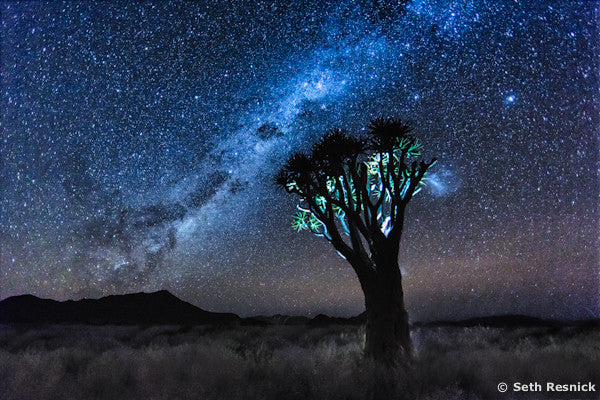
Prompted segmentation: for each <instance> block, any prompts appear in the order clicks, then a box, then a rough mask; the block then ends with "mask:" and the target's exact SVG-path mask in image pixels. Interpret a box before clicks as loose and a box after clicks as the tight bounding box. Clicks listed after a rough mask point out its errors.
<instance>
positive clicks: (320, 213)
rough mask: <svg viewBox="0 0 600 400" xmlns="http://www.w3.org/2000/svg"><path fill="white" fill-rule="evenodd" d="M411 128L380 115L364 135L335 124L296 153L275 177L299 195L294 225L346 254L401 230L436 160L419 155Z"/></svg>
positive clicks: (290, 191) (417, 145)
mask: <svg viewBox="0 0 600 400" xmlns="http://www.w3.org/2000/svg"><path fill="white" fill-rule="evenodd" d="M411 131H412V128H411V127H410V126H409V125H408V124H406V123H404V122H402V121H401V120H399V119H393V118H388V119H377V120H373V121H371V124H370V125H369V126H368V128H367V137H365V138H356V137H352V136H350V135H348V134H347V133H346V132H345V131H344V130H341V129H334V130H331V131H330V132H328V133H327V134H326V135H325V136H323V138H322V139H321V140H320V141H318V142H317V143H316V144H315V145H314V146H313V147H312V149H311V152H310V154H309V155H306V154H302V153H297V154H294V155H292V156H291V157H290V158H289V159H288V161H287V163H286V164H285V166H284V167H283V168H282V169H281V171H279V174H278V175H277V178H276V181H277V183H278V184H279V185H280V186H282V187H283V188H284V189H285V190H286V191H287V192H289V193H294V194H297V195H298V196H299V197H300V204H299V205H298V209H299V210H300V212H298V213H296V215H295V216H294V218H293V220H292V227H293V228H294V229H296V230H298V231H300V230H303V229H306V230H310V231H311V232H313V233H314V234H316V235H319V236H323V237H325V238H327V239H328V240H329V241H330V242H334V245H336V244H337V246H336V249H337V250H338V251H340V253H341V254H342V255H343V256H346V255H345V254H344V253H345V252H348V251H352V250H359V249H357V248H360V247H363V246H364V245H365V244H366V245H367V246H369V247H370V246H371V245H372V243H373V241H374V240H376V239H379V240H382V239H385V238H389V237H391V236H393V235H399V231H401V229H402V222H403V218H402V216H403V213H404V208H405V207H406V204H407V203H408V201H409V200H410V199H411V197H412V196H413V195H414V194H416V193H417V192H419V190H420V186H421V185H422V184H423V182H424V178H425V174H426V171H427V169H428V168H429V167H430V166H431V165H432V164H433V163H434V162H435V159H434V160H433V161H432V162H430V163H425V162H424V161H422V160H418V157H420V155H421V145H420V143H419V142H417V140H416V139H415V138H414V137H413V136H412V135H410V132H411ZM395 227H397V229H396V230H394V228H395ZM340 232H341V233H344V234H345V236H346V237H350V243H348V242H347V239H343V237H342V236H341V235H340ZM374 232H375V233H374ZM332 235H333V236H332ZM352 236H354V237H352ZM342 244H345V246H344V245H342ZM338 247H341V248H342V250H340V248H338Z"/></svg>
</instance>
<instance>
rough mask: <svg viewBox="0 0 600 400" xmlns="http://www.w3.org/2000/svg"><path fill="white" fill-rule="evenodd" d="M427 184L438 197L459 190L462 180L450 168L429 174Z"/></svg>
mask: <svg viewBox="0 0 600 400" xmlns="http://www.w3.org/2000/svg"><path fill="white" fill-rule="evenodd" d="M425 184H426V185H427V187H428V188H429V190H430V192H431V193H432V194H433V195H434V196H436V197H445V196H448V195H450V194H452V193H454V192H456V191H457V190H458V188H459V187H460V180H459V178H458V176H456V174H454V173H453V172H452V171H450V170H449V169H442V170H441V171H436V172H433V173H431V174H429V175H428V176H427V178H426V181H425Z"/></svg>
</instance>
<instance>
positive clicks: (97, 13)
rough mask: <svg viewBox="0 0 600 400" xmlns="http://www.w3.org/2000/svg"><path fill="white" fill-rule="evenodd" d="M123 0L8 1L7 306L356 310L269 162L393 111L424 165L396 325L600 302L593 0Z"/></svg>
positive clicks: (405, 249) (3, 266) (0, 154)
mask: <svg viewBox="0 0 600 400" xmlns="http://www.w3.org/2000/svg"><path fill="white" fill-rule="evenodd" d="M117 3H118V2H106V1H97V2H93V1H81V2H78V1H66V2H54V1H53V2H31V1H27V2H11V1H4V2H2V3H1V4H0V13H1V15H0V20H1V27H0V45H1V48H0V73H1V77H0V79H1V86H0V93H1V103H0V109H1V110H2V112H1V120H0V124H1V125H0V135H1V142H0V146H1V147H0V162H1V164H0V167H1V168H0V190H1V192H0V200H1V203H0V204H1V209H0V246H1V247H0V250H1V252H0V298H5V297H8V296H11V295H18V294H24V293H32V294H35V295H38V296H41V297H49V298H54V299H59V300H65V299H70V298H73V299H75V298H82V297H99V296H103V295H109V294H121V293H127V292H136V291H154V290H159V289H163V288H164V289H168V290H170V291H171V292H173V293H174V294H175V295H177V296H179V297H181V298H182V299H184V300H186V301H190V302H192V303H194V304H196V305H198V306H200V307H202V308H204V309H208V310H213V311H228V312H235V313H238V314H240V315H256V314H274V313H288V314H305V315H314V314H316V313H319V312H325V313H328V314H335V315H343V316H348V315H353V314H357V313H359V312H361V311H362V310H363V309H364V303H363V296H362V292H361V290H360V287H359V284H358V280H357V279H356V277H355V276H354V272H353V271H352V269H351V268H350V266H349V265H347V264H346V262H345V261H344V260H343V259H341V258H340V257H339V256H338V255H337V253H336V251H335V250H334V249H333V248H332V247H331V246H330V245H329V244H328V243H327V242H326V241H325V240H324V239H322V238H317V237H315V236H313V235H311V234H310V233H308V232H306V231H304V232H301V233H297V232H295V231H293V230H292V228H291V224H290V222H291V216H292V215H293V214H294V212H295V211H296V209H295V206H296V204H297V199H296V198H294V196H292V195H289V194H287V193H285V192H283V191H281V190H277V189H276V187H275V186H274V185H273V183H272V182H273V175H274V174H275V172H276V171H277V170H278V168H280V167H281V165H282V164H283V163H284V161H285V159H286V158H287V157H288V156H289V155H290V154H291V153H292V152H295V151H301V150H306V149H309V148H310V146H311V144H312V143H314V141H315V140H317V139H318V138H319V137H320V136H321V135H323V134H324V133H325V132H326V131H327V130H328V129H329V128H333V127H345V128H348V129H349V130H351V131H352V132H354V133H357V134H358V133H360V132H361V129H363V128H364V127H365V126H366V125H367V124H368V122H369V120H370V119H371V118H375V117H379V116H396V117H401V118H404V119H408V120H410V121H412V122H413V124H414V126H415V131H414V134H415V135H416V136H417V137H418V138H419V140H420V141H421V143H422V144H423V146H424V156H425V158H426V159H429V158H431V157H433V156H435V157H437V158H438V159H439V162H438V163H437V164H436V165H435V166H434V167H433V168H432V169H431V174H430V175H429V180H428V182H427V187H426V188H425V190H423V191H421V192H420V193H419V194H418V195H417V196H415V198H414V199H413V200H412V201H411V204H410V206H409V208H408V211H407V224H406V228H405V231H404V236H403V239H402V244H401V257H400V264H401V268H402V271H403V273H404V287H405V292H406V299H407V308H408V310H409V314H410V317H411V319H412V320H415V321H416V320H429V319H438V318H444V319H445V318H463V317H470V316H475V315H489V314H498V313H523V314H531V315H536V316H542V317H554V318H591V317H599V316H600V311H599V309H600V296H599V287H600V278H599V251H600V239H599V222H600V212H599V207H598V205H599V193H600V188H599V179H598V171H599V166H600V164H599V146H598V138H599V130H598V127H599V126H600V118H599V113H600V92H599V88H600V82H599V76H600V67H599V58H598V54H600V45H599V40H600V39H599V23H600V3H598V2H596V1H591V0H590V1H574V0H564V1H562V2H554V1H551V2H546V1H523V2H516V1H508V0H506V1H501V2H500V1H492V0H490V1H419V0H415V1H413V2H410V4H409V5H408V7H406V8H405V7H403V6H401V5H400V6H399V5H397V4H396V5H395V4H394V3H393V2H390V3H388V2H386V1H379V2H377V1H365V2H359V1H354V2H347V3H345V4H343V5H340V4H339V2H337V1H328V2H323V1H320V0H319V1H317V0H314V1H299V2H289V1H258V2H242V1H231V2H224V1H199V2H189V1H186V2H166V1H164V2H163V1H160V2H159V1H156V2H154V3H152V2H126V3H127V4H126V5H123V4H117ZM288 3H289V4H288Z"/></svg>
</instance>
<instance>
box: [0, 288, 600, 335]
mask: <svg viewBox="0 0 600 400" xmlns="http://www.w3.org/2000/svg"><path fill="white" fill-rule="evenodd" d="M365 322H366V312H363V313H361V314H359V315H357V316H354V317H349V318H343V317H332V316H328V315H325V314H319V315H317V316H315V317H313V318H310V317H306V316H289V315H281V314H275V315H273V316H263V315H259V316H253V317H247V318H241V317H239V316H238V315H236V314H234V313H217V312H211V311H206V310H204V309H202V308H199V307H197V306H195V305H193V304H191V303H188V302H186V301H184V300H181V299H179V298H178V297H177V296H175V295H173V294H172V293H171V292H169V291H167V290H159V291H156V292H150V293H146V292H137V293H128V294H122V295H109V296H104V297H101V298H99V299H88V298H84V299H80V300H65V301H57V300H53V299H43V298H40V297H37V296H34V295H31V294H23V295H17V296H12V297H8V298H6V299H4V300H1V301H0V323H25V324H84V325H202V324H217V325H258V326H273V325H304V326H308V327H321V326H327V325H362V324H364V323H365ZM412 326H413V327H438V326H456V327H473V326H485V327H534V326H535V327H563V326H583V327H598V326H600V320H598V319H589V320H580V321H561V320H556V319H543V318H538V317H533V316H528V315H521V314H504V315H492V316H483V317H473V318H468V319H463V320H456V321H453V320H445V321H429V322H414V323H413V324H412Z"/></svg>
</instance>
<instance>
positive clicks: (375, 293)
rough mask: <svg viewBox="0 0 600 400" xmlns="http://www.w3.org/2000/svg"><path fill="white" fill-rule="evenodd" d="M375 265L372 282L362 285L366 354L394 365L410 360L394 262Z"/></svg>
mask: <svg viewBox="0 0 600 400" xmlns="http://www.w3.org/2000/svg"><path fill="white" fill-rule="evenodd" d="M381 264H382V263H379V264H378V265H377V270H376V273H375V276H374V279H373V280H372V281H371V282H370V283H369V284H367V285H364V286H363V290H364V292H365V306H366V310H367V324H366V345H365V354H366V355H367V356H369V357H372V358H373V359H374V360H375V361H377V362H382V363H384V364H387V365H397V364H399V363H400V362H401V361H402V360H403V359H407V358H410V356H411V353H412V346H411V341H410V328H409V323H408V313H407V312H406V308H405V306H404V293H403V291H402V276H401V273H400V269H399V268H398V263H397V261H392V262H387V263H385V265H381Z"/></svg>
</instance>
